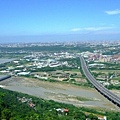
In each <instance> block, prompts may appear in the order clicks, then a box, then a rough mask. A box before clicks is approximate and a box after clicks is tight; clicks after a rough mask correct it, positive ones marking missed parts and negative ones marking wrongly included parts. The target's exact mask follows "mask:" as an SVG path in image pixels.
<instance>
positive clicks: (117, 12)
mask: <svg viewBox="0 0 120 120" xmlns="http://www.w3.org/2000/svg"><path fill="white" fill-rule="evenodd" d="M105 13H107V14H108V15H116V14H120V10H119V9H116V10H111V11H105Z"/></svg>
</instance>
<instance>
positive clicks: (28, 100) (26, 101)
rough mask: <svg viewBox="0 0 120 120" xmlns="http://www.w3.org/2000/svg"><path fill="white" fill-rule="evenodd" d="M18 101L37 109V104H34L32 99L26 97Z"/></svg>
mask: <svg viewBox="0 0 120 120" xmlns="http://www.w3.org/2000/svg"><path fill="white" fill-rule="evenodd" d="M17 99H18V100H19V101H21V102H22V103H26V104H28V105H29V106H30V107H32V108H35V106H36V105H35V104H34V103H33V102H32V98H26V97H22V98H20V97H17Z"/></svg>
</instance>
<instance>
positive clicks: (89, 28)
mask: <svg viewBox="0 0 120 120" xmlns="http://www.w3.org/2000/svg"><path fill="white" fill-rule="evenodd" d="M112 28H113V27H85V28H73V29H71V31H73V32H78V31H101V30H109V29H112Z"/></svg>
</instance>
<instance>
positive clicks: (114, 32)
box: [0, 0, 120, 43]
mask: <svg viewBox="0 0 120 120" xmlns="http://www.w3.org/2000/svg"><path fill="white" fill-rule="evenodd" d="M81 40H106V41H107V40H120V0H0V42H1V43H2V42H44V41H46V42H49V41H50V42H52V41H81Z"/></svg>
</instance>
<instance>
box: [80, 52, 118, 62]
mask: <svg viewBox="0 0 120 120" xmlns="http://www.w3.org/2000/svg"><path fill="white" fill-rule="evenodd" d="M82 55H83V56H84V57H85V58H87V59H88V61H97V62H120V54H116V55H102V53H101V52H97V51H94V52H93V53H91V52H89V51H87V52H83V53H82Z"/></svg>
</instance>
